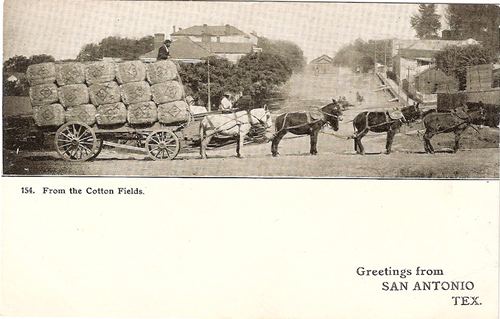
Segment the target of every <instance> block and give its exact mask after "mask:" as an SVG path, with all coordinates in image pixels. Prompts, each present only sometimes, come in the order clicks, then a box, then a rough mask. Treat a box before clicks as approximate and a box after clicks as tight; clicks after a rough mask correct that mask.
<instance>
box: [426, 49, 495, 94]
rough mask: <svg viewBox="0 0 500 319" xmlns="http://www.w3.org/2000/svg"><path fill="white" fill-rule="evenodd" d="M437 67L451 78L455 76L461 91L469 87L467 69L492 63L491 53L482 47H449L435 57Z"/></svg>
mask: <svg viewBox="0 0 500 319" xmlns="http://www.w3.org/2000/svg"><path fill="white" fill-rule="evenodd" d="M435 59H436V66H437V68H438V69H440V70H442V71H443V72H444V73H445V74H447V75H449V76H454V77H455V78H456V79H457V80H458V83H459V89H460V90H464V89H465V88H466V85H467V78H466V77H467V67H468V66H473V65H479V64H486V63H491V62H492V61H493V57H492V55H491V51H490V50H488V49H485V48H483V47H482V46H481V45H468V46H449V47H447V48H445V49H444V50H443V51H440V52H439V53H437V54H436V55H435Z"/></svg>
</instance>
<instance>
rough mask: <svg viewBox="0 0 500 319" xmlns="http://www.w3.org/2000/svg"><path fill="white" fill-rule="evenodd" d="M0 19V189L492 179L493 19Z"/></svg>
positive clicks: (279, 9) (43, 9) (43, 10)
mask: <svg viewBox="0 0 500 319" xmlns="http://www.w3.org/2000/svg"><path fill="white" fill-rule="evenodd" d="M3 6H4V7H3V10H4V14H3V98H2V101H3V102H2V131H3V148H2V155H3V172H2V173H3V175H4V176H19V175H29V176H40V175H43V176H47V175H55V176H87V175H88V176H150V177H162V176H173V177H203V176H208V177H264V178H265V177H307V178H314V177H321V178H357V177H367V178H403V179H405V178H408V179H415V178H425V179H492V178H498V177H499V161H500V152H499V140H500V139H499V137H500V134H499V119H500V6H499V5H497V4H486V3H484V4H445V3H439V4H432V3H426V4H423V3H351V2H350V3H347V2H346V3H342V2H319V3H317V2H314V3H307V2H217V1H213V2H212V1H210V2H177V1H79V0H75V1H63V0H37V1H28V0H5V1H4V4H3Z"/></svg>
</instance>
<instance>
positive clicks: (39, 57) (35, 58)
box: [29, 54, 56, 65]
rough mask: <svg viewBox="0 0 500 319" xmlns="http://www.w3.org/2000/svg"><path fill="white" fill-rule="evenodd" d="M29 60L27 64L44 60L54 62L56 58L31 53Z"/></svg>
mask: <svg viewBox="0 0 500 319" xmlns="http://www.w3.org/2000/svg"><path fill="white" fill-rule="evenodd" d="M29 60H30V62H29V64H30V65H31V64H38V63H44V62H54V61H55V60H56V59H54V57H53V56H52V55H48V54H38V55H32V56H31V57H30V59H29Z"/></svg>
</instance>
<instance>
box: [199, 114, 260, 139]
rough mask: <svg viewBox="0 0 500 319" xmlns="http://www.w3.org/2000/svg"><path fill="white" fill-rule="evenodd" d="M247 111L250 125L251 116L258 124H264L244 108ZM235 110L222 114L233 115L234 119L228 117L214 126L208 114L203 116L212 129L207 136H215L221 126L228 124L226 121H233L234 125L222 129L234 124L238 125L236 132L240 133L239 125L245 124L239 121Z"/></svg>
mask: <svg viewBox="0 0 500 319" xmlns="http://www.w3.org/2000/svg"><path fill="white" fill-rule="evenodd" d="M246 112H247V116H248V124H249V125H250V126H252V117H253V118H255V119H256V120H257V121H259V123H260V124H264V125H265V123H266V122H265V121H263V120H262V119H260V118H258V117H256V116H255V115H253V114H252V112H251V110H246ZM236 113H237V112H231V113H225V114H224V115H226V114H227V115H229V114H231V115H233V116H234V119H230V120H229V121H227V122H224V123H222V124H221V125H219V126H215V125H214V123H213V122H212V121H211V120H210V117H209V116H205V118H204V119H205V120H206V121H207V122H208V124H209V126H210V129H212V130H213V131H214V132H213V133H212V134H207V137H208V136H217V134H218V133H220V131H221V129H220V128H221V127H222V126H224V125H226V124H228V123H231V122H233V121H234V123H235V124H234V125H233V126H230V127H229V128H226V129H224V130H230V129H232V128H234V127H236V126H238V134H241V125H243V124H245V123H244V122H242V121H240V120H239V118H238V115H237V114H236ZM266 117H267V114H266Z"/></svg>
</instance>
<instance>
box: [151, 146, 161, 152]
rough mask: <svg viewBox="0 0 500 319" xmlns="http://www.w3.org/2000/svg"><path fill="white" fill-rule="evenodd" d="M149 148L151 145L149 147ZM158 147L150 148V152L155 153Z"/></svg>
mask: <svg viewBox="0 0 500 319" xmlns="http://www.w3.org/2000/svg"><path fill="white" fill-rule="evenodd" d="M150 146H151V145H150ZM159 148H160V147H159V146H156V147H155V148H150V150H151V152H153V151H156V150H157V149H159Z"/></svg>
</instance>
